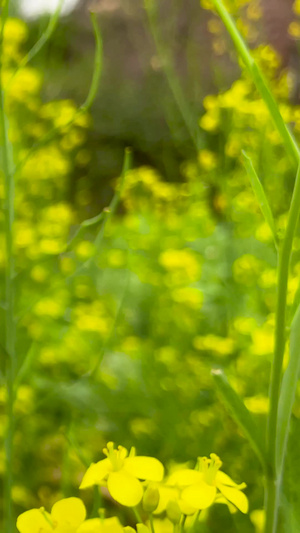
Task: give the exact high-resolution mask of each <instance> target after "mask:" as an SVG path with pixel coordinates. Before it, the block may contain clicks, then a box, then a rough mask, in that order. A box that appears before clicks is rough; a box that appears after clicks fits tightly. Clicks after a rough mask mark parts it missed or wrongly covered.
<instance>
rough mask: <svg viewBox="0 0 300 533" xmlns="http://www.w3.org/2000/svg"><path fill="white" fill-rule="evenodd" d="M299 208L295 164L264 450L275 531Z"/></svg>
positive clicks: (269, 530) (271, 530) (270, 527)
mask: <svg viewBox="0 0 300 533" xmlns="http://www.w3.org/2000/svg"><path fill="white" fill-rule="evenodd" d="M299 211H300V167H299V168H298V172H297V176H296V181H295V187H294V191H293V196H292V201H291V206H290V211H289V215H288V222H287V228H286V232H285V237H284V240H283V243H282V247H281V250H280V252H279V264H278V293H277V305H276V322H275V349H274V358H273V364H272V370H271V381H270V412H269V417H268V428H267V452H268V457H269V461H270V472H269V475H268V479H267V491H266V492H267V494H266V514H267V523H266V533H275V532H276V527H277V516H278V498H279V493H280V484H281V478H282V472H278V471H277V468H276V464H277V455H276V454H277V440H278V439H277V423H278V405H279V395H280V386H281V378H282V363H283V356H284V350H285V342H286V297H287V289H288V278H289V267H290V259H291V253H292V245H293V238H294V235H295V230H296V225H297V221H298V217H299Z"/></svg>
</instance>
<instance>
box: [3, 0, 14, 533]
mask: <svg viewBox="0 0 300 533" xmlns="http://www.w3.org/2000/svg"><path fill="white" fill-rule="evenodd" d="M8 12H9V0H6V2H5V3H4V6H3V8H2V13H1V18H2V26H1V34H0V136H1V156H2V170H3V174H4V187H5V246H6V263H7V264H6V275H5V350H6V352H7V354H8V357H7V368H6V385H7V430H6V435H5V466H6V472H5V483H4V492H5V505H4V508H5V511H6V513H5V515H6V516H5V525H4V527H5V532H6V533H12V532H13V531H14V529H15V520H14V512H13V502H12V486H13V464H12V463H13V456H14V454H13V441H14V426H15V419H14V400H15V390H14V378H15V371H16V351H15V320H14V297H15V287H14V257H13V223H14V177H13V174H12V172H11V168H12V158H11V146H10V143H9V139H8V123H7V117H6V114H5V109H4V105H5V104H4V101H5V94H4V88H3V85H2V76H3V73H2V65H3V36H4V28H5V24H6V21H7V18H8Z"/></svg>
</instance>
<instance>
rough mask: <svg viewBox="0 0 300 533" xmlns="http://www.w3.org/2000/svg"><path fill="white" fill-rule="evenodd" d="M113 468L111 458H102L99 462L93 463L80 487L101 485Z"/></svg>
mask: <svg viewBox="0 0 300 533" xmlns="http://www.w3.org/2000/svg"><path fill="white" fill-rule="evenodd" d="M111 470H112V465H111V462H110V460H109V459H102V461H99V462H98V463H92V464H91V466H89V468H88V469H87V471H86V473H85V474H84V476H83V479H82V481H81V484H80V487H79V488H80V489H87V488H88V487H91V486H92V485H100V484H101V483H102V482H103V481H104V479H105V477H106V476H107V474H109V472H111Z"/></svg>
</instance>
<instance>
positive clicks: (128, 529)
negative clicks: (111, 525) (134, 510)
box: [123, 526, 136, 533]
mask: <svg viewBox="0 0 300 533" xmlns="http://www.w3.org/2000/svg"><path fill="white" fill-rule="evenodd" d="M123 531H124V533H136V531H135V529H133V527H130V526H125V527H123Z"/></svg>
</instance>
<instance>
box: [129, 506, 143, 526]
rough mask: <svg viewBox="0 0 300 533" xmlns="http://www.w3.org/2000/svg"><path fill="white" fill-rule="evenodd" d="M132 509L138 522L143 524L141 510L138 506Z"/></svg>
mask: <svg viewBox="0 0 300 533" xmlns="http://www.w3.org/2000/svg"><path fill="white" fill-rule="evenodd" d="M132 510H133V512H134V516H135V518H136V520H137V523H138V524H143V520H142V517H141V515H140V511H139V510H138V508H137V507H132Z"/></svg>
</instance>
